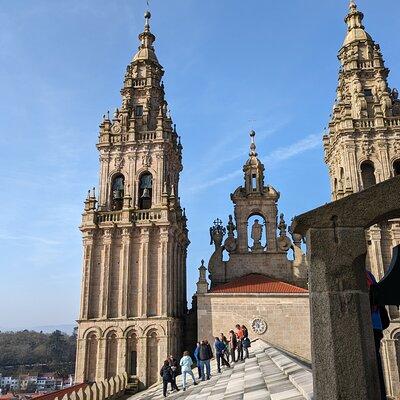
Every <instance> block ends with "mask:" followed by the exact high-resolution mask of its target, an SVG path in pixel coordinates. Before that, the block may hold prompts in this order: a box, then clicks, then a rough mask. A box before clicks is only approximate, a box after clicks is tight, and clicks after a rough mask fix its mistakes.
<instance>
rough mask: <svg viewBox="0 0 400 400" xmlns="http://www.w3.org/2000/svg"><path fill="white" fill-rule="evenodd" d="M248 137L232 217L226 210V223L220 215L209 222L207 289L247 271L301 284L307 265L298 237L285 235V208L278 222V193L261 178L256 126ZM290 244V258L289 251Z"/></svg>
mask: <svg viewBox="0 0 400 400" xmlns="http://www.w3.org/2000/svg"><path fill="white" fill-rule="evenodd" d="M250 138H251V143H250V152H249V158H248V159H247V161H246V163H245V164H244V165H243V173H244V184H243V186H239V187H238V188H237V189H236V190H235V191H234V192H233V193H232V194H231V200H232V202H233V204H234V217H232V215H230V216H229V220H228V224H227V226H226V228H225V227H224V226H223V225H222V221H221V220H220V219H216V220H215V221H214V224H213V226H212V227H211V228H210V236H211V244H214V246H215V251H214V252H213V254H212V256H211V257H210V260H209V263H208V271H209V278H210V281H211V289H213V288H214V287H215V286H218V285H221V284H225V283H227V282H230V281H232V280H234V279H237V278H240V277H242V276H245V275H248V274H265V275H267V276H269V277H270V278H272V279H277V280H282V281H284V282H287V283H291V284H295V285H298V286H302V287H305V286H306V285H307V277H306V271H307V267H306V264H305V262H304V258H303V254H302V251H301V243H300V242H301V237H300V238H299V237H294V238H293V241H292V240H291V239H290V238H289V236H288V234H287V226H286V223H285V220H284V216H283V214H280V217H279V222H278V200H279V197H280V193H279V192H278V191H277V190H276V189H275V188H273V187H272V186H271V185H265V184H264V170H265V168H264V165H263V163H262V162H261V160H260V159H259V158H258V154H257V152H256V144H255V132H254V131H251V132H250ZM226 234H227V237H226V239H225V240H224V237H225V235H226ZM290 249H292V250H293V252H294V255H295V260H294V261H291V260H289V259H288V257H287V252H288V251H289V250H290ZM225 251H226V252H227V254H228V255H229V259H228V260H227V261H224V260H223V253H224V252H225ZM201 283H204V281H203V280H201Z"/></svg>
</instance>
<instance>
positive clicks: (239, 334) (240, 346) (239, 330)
mask: <svg viewBox="0 0 400 400" xmlns="http://www.w3.org/2000/svg"><path fill="white" fill-rule="evenodd" d="M236 338H237V352H238V356H237V360H238V361H239V360H240V361H243V338H244V336H243V329H242V327H241V326H240V325H239V324H236Z"/></svg>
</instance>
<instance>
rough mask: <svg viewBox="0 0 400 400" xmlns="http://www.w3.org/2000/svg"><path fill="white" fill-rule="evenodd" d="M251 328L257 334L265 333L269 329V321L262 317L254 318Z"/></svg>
mask: <svg viewBox="0 0 400 400" xmlns="http://www.w3.org/2000/svg"><path fill="white" fill-rule="evenodd" d="M251 328H252V329H253V332H254V333H255V334H257V335H263V334H264V333H265V332H266V331H267V323H266V322H265V321H264V320H263V319H262V318H254V319H253V322H252V323H251Z"/></svg>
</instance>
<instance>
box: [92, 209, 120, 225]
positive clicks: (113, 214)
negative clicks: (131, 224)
mask: <svg viewBox="0 0 400 400" xmlns="http://www.w3.org/2000/svg"><path fill="white" fill-rule="evenodd" d="M121 219H122V212H121V211H110V212H101V213H99V214H98V215H97V223H102V222H119V221H121Z"/></svg>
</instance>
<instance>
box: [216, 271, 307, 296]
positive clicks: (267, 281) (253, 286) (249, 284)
mask: <svg viewBox="0 0 400 400" xmlns="http://www.w3.org/2000/svg"><path fill="white" fill-rule="evenodd" d="M210 293H308V290H306V289H303V288H301V287H298V286H294V285H290V284H289V283H286V282H282V281H278V280H276V279H272V278H269V277H267V276H265V275H261V274H248V275H245V276H241V277H240V278H236V279H234V280H232V281H230V282H228V283H224V284H222V285H218V286H215V287H214V288H212V289H211V291H210Z"/></svg>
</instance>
